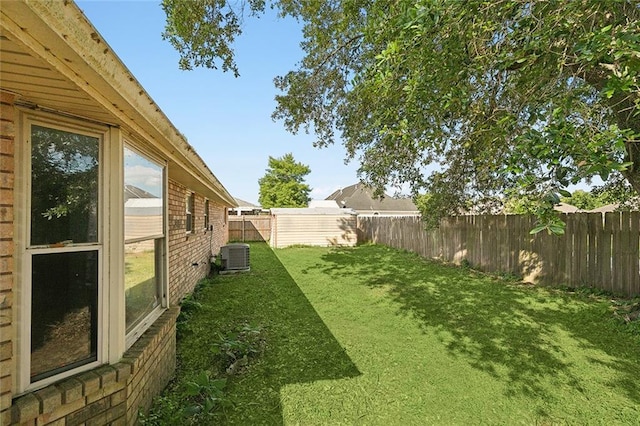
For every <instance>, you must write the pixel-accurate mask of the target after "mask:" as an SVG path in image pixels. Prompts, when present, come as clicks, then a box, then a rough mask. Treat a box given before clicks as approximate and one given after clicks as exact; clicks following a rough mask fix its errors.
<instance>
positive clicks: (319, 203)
mask: <svg viewBox="0 0 640 426" xmlns="http://www.w3.org/2000/svg"><path fill="white" fill-rule="evenodd" d="M309 207H311V208H314V207H330V208H340V206H339V205H338V203H337V202H336V201H335V200H311V201H309Z"/></svg>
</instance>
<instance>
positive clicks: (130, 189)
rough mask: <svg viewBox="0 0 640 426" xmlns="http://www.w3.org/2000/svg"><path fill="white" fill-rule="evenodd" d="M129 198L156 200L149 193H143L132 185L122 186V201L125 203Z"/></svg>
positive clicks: (142, 190)
mask: <svg viewBox="0 0 640 426" xmlns="http://www.w3.org/2000/svg"><path fill="white" fill-rule="evenodd" d="M130 198H158V197H156V196H155V195H153V194H152V193H150V192H147V191H145V190H144V189H141V188H138V187H137V186H134V185H125V186H124V199H125V201H126V200H128V199H130Z"/></svg>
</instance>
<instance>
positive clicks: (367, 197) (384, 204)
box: [326, 183, 418, 212]
mask: <svg viewBox="0 0 640 426" xmlns="http://www.w3.org/2000/svg"><path fill="white" fill-rule="evenodd" d="M326 199H327V200H334V201H336V202H337V203H338V205H340V206H343V207H347V208H352V209H354V210H357V211H359V212H362V211H371V212H391V211H394V212H400V211H405V212H418V208H417V207H416V205H415V204H414V203H413V201H411V200H410V199H409V198H394V197H391V196H389V195H386V194H385V196H384V197H383V198H377V197H375V196H374V195H373V189H371V188H369V187H368V186H366V185H364V184H362V183H356V184H354V185H350V186H347V187H345V188H342V189H339V190H337V191H335V192H334V193H333V194H331V195H329V196H328V197H327V198H326Z"/></svg>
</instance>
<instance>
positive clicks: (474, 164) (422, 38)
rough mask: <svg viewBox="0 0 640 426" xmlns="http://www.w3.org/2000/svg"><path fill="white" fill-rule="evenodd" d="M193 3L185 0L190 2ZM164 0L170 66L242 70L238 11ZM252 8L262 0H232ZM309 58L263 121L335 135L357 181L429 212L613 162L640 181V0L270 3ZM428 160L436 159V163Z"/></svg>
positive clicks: (206, 1) (535, 191)
mask: <svg viewBox="0 0 640 426" xmlns="http://www.w3.org/2000/svg"><path fill="white" fill-rule="evenodd" d="M185 4H188V5H189V6H188V7H187V6H185ZM193 4H194V3H193V2H181V1H179V0H164V1H163V7H164V8H165V11H166V12H167V27H166V34H165V36H166V37H167V38H168V39H169V40H170V41H171V42H172V43H173V44H174V45H175V46H176V47H177V48H178V50H179V51H180V52H181V54H182V62H181V65H182V66H183V67H186V68H189V67H191V66H198V65H205V66H212V67H216V66H217V65H216V60H217V58H220V60H222V67H223V69H231V70H234V71H237V69H236V68H235V63H234V62H233V51H232V49H230V47H229V43H231V42H232V41H233V39H234V37H235V36H236V35H238V34H239V33H240V25H239V21H240V17H241V16H242V13H243V11H242V8H241V9H236V10H234V9H233V8H231V7H230V3H229V2H227V1H226V0H201V1H198V2H196V4H198V5H199V7H198V8H194V7H192V5H193ZM242 4H244V5H245V6H247V5H248V8H249V10H250V11H251V12H253V13H259V12H260V11H263V10H264V7H265V2H264V0H262V1H261V0H250V1H249V2H248V3H246V4H245V3H242ZM273 5H274V6H276V7H278V8H279V10H280V12H281V14H282V15H289V16H293V17H295V18H297V19H299V20H301V21H302V22H303V24H304V27H303V36H304V39H303V42H302V48H303V50H304V52H305V56H304V58H303V59H302V61H301V62H300V63H299V64H298V68H297V69H296V70H293V71H291V72H289V73H288V74H286V75H284V76H281V77H277V78H276V80H275V84H276V86H277V87H278V88H279V89H281V90H282V91H283V94H282V95H279V96H277V101H278V106H277V109H276V111H275V112H274V118H276V119H282V120H284V124H285V126H286V127H287V128H288V129H289V130H290V131H292V132H294V133H295V132H298V131H301V130H303V131H308V132H309V131H313V132H314V133H315V134H316V135H317V138H318V139H317V142H316V145H318V146H324V145H327V144H332V143H334V142H335V141H336V140H342V142H343V143H344V145H345V147H346V149H347V153H348V159H349V160H352V159H357V160H358V161H359V162H360V168H359V172H360V174H361V178H363V179H364V180H365V181H366V183H369V184H371V185H373V186H374V187H376V188H377V189H378V190H379V192H380V193H382V191H383V189H384V187H385V186H386V185H388V184H395V185H397V184H400V183H405V182H408V183H410V184H411V187H412V189H413V192H414V193H415V194H418V193H422V192H427V193H429V194H431V195H430V197H429V198H428V201H427V202H426V203H425V210H426V211H427V212H429V214H431V215H435V216H436V217H437V216H440V215H445V214H455V213H457V212H460V211H462V210H464V209H465V208H467V207H468V206H469V205H470V204H474V205H478V204H481V203H480V202H481V201H482V200H486V199H491V198H494V197H496V196H502V195H505V194H506V195H511V196H514V195H517V196H522V195H525V196H528V197H531V198H535V199H538V200H542V201H543V202H541V203H539V205H540V206H541V207H540V209H539V211H538V214H539V216H540V219H541V227H538V229H544V228H545V227H546V228H547V229H549V228H550V226H551V225H554V226H553V228H554V229H555V230H557V229H558V227H557V219H555V217H554V216H553V214H552V210H551V206H552V204H553V203H555V202H557V201H558V200H559V194H565V195H567V193H566V192H565V189H566V187H567V186H569V185H571V184H573V183H577V182H579V181H580V180H583V179H590V178H591V177H593V176H600V177H602V178H603V179H604V180H605V181H607V180H608V178H609V176H610V174H611V173H614V174H615V173H619V174H621V175H622V176H623V177H624V179H625V181H626V182H627V183H628V184H629V185H630V186H631V187H632V188H633V189H634V190H635V191H636V192H638V193H640V97H639V92H640V88H639V81H638V75H639V73H640V53H639V52H640V29H639V24H638V22H639V21H640V5H639V3H638V2H637V1H635V0H545V1H537V0H532V1H526V0H466V1H458V0H413V1H403V0H398V1H388V0H381V1H376V0H368V1H367V0H362V1H357V0H336V1H294V0H279V1H274V2H273ZM432 170H433V171H432Z"/></svg>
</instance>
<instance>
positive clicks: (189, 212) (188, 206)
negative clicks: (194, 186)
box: [184, 189, 196, 234]
mask: <svg viewBox="0 0 640 426" xmlns="http://www.w3.org/2000/svg"><path fill="white" fill-rule="evenodd" d="M195 209H196V194H195V193H194V192H193V191H191V190H189V189H187V194H186V197H185V222H184V225H185V231H186V233H187V234H193V233H194V232H195V231H196V227H195V224H196V216H195V211H194V210H195ZM189 216H191V220H189Z"/></svg>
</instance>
